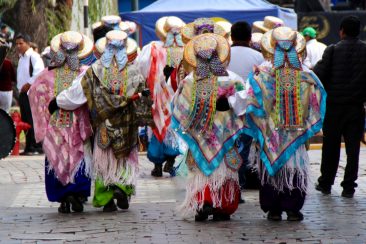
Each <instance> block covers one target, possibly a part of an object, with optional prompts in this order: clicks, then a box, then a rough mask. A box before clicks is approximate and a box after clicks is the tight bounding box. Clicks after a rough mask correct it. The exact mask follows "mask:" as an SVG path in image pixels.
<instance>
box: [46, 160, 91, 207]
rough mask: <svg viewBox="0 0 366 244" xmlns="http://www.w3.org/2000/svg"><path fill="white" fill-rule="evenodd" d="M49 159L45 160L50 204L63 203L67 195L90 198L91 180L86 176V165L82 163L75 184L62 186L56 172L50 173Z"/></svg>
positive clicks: (47, 192)
mask: <svg viewBox="0 0 366 244" xmlns="http://www.w3.org/2000/svg"><path fill="white" fill-rule="evenodd" d="M48 164H49V162H48V161H47V158H46V159H45V172H46V177H45V183H46V194H47V198H48V200H49V201H50V202H61V200H62V199H63V198H65V197H66V196H67V195H70V194H75V195H77V196H82V197H85V198H86V197H89V196H90V186H91V180H90V178H88V177H87V176H86V175H85V174H84V171H85V165H84V163H83V162H82V166H81V167H80V168H79V170H78V172H77V173H76V175H75V183H69V184H67V185H65V186H64V185H62V184H61V182H60V181H58V179H57V178H56V175H55V172H54V171H53V170H51V171H50V172H48Z"/></svg>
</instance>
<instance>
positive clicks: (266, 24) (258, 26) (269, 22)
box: [252, 16, 285, 33]
mask: <svg viewBox="0 0 366 244" xmlns="http://www.w3.org/2000/svg"><path fill="white" fill-rule="evenodd" d="M284 25H285V23H284V22H283V20H282V19H280V18H277V17H274V16H266V17H265V18H264V21H255V22H254V23H253V28H252V32H260V33H266V32H267V31H269V30H272V29H274V28H276V27H280V26H284Z"/></svg>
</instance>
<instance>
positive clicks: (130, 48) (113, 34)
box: [94, 30, 138, 62]
mask: <svg viewBox="0 0 366 244" xmlns="http://www.w3.org/2000/svg"><path fill="white" fill-rule="evenodd" d="M108 40H123V41H125V47H126V53H127V56H128V61H129V62H132V61H133V60H135V58H136V56H137V49H138V45H137V43H136V41H135V40H133V39H132V38H128V37H127V33H125V32H123V31H119V30H112V31H109V32H108V33H107V34H106V36H105V37H103V38H101V39H99V40H98V41H97V42H96V43H95V50H94V54H95V56H96V57H97V58H98V59H99V58H100V57H101V56H102V54H103V53H104V50H105V47H106V45H107V41H108Z"/></svg>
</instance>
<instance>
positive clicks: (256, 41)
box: [249, 32, 263, 52]
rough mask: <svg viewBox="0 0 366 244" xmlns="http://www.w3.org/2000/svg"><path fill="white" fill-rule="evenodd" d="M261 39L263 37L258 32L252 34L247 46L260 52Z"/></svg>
mask: <svg viewBox="0 0 366 244" xmlns="http://www.w3.org/2000/svg"><path fill="white" fill-rule="evenodd" d="M262 37H263V34H262V33H259V32H256V33H252V39H251V40H250V44H249V46H250V47H251V48H253V49H255V50H257V51H259V52H260V51H261V50H262V47H261V41H262Z"/></svg>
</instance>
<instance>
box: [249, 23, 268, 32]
mask: <svg viewBox="0 0 366 244" xmlns="http://www.w3.org/2000/svg"><path fill="white" fill-rule="evenodd" d="M257 30H258V31H257ZM267 31H269V29H268V28H266V27H264V21H255V22H254V23H253V28H252V32H260V33H262V34H264V33H266V32H267Z"/></svg>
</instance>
